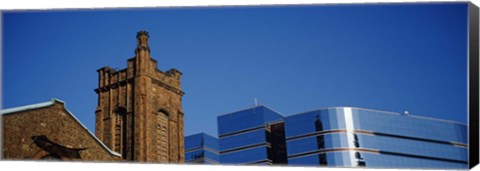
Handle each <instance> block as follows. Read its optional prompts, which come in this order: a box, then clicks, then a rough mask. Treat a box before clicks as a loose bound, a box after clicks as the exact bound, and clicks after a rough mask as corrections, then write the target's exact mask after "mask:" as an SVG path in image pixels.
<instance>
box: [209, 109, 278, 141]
mask: <svg viewBox="0 0 480 171" xmlns="http://www.w3.org/2000/svg"><path fill="white" fill-rule="evenodd" d="M282 118H283V116H282V115H280V114H278V113H276V112H275V111H273V110H271V109H268V108H266V107H265V106H257V107H254V108H250V109H245V110H242V111H238V112H234V113H230V114H225V115H221V116H218V117H217V122H218V135H220V136H221V135H224V134H230V133H235V132H238V131H242V130H246V129H251V128H255V127H260V126H264V125H265V124H266V123H270V122H273V121H281V119H282Z"/></svg>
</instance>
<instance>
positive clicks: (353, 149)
mask: <svg viewBox="0 0 480 171" xmlns="http://www.w3.org/2000/svg"><path fill="white" fill-rule="evenodd" d="M342 151H358V152H368V153H374V154H384V155H394V156H402V157H411V158H420V159H429V160H437V161H446V162H453V163H461V164H468V161H463V160H454V159H445V158H439V157H430V156H422V155H414V154H405V153H398V152H390V151H383V150H374V149H365V148H333V149H323V150H317V151H311V152H307V153H301V154H295V155H290V156H288V159H292V158H298V157H303V156H309V155H313V154H321V153H328V152H342ZM367 162H368V161H367Z"/></svg>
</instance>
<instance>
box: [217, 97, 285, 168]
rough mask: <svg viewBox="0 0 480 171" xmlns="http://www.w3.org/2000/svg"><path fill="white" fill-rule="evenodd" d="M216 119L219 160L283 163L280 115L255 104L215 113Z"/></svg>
mask: <svg viewBox="0 0 480 171" xmlns="http://www.w3.org/2000/svg"><path fill="white" fill-rule="evenodd" d="M217 121H218V135H219V144H220V154H221V157H220V163H225V164H272V163H281V162H283V163H286V152H285V136H284V129H283V116H282V115H281V114H279V113H277V112H275V111H273V110H272V109H270V108H268V107H265V106H256V107H253V108H250V109H245V110H241V111H238V112H233V113H230V114H225V115H221V116H218V117H217ZM272 149H275V150H272Z"/></svg>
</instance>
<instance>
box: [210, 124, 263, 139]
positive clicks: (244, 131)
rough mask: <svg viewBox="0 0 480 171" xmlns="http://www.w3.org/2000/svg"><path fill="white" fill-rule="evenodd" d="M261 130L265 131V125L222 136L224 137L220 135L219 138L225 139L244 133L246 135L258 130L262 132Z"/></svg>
mask: <svg viewBox="0 0 480 171" xmlns="http://www.w3.org/2000/svg"><path fill="white" fill-rule="evenodd" d="M260 129H265V125H262V126H258V127H253V128H248V129H243V130H240V131H236V132H232V133H228V134H222V135H219V136H218V138H225V137H228V136H233V135H237V134H242V133H246V132H250V131H256V130H260Z"/></svg>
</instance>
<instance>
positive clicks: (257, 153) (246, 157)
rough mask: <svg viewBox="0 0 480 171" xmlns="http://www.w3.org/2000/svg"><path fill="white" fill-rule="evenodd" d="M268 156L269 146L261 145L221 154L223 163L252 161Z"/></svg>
mask: <svg viewBox="0 0 480 171" xmlns="http://www.w3.org/2000/svg"><path fill="white" fill-rule="evenodd" d="M267 158H268V154H267V147H266V146H261V147H257V148H251V149H246V150H240V151H235V152H231V153H226V154H221V156H220V161H221V163H225V164H228V163H232V164H233V163H251V162H256V161H261V160H266V159H267Z"/></svg>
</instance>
